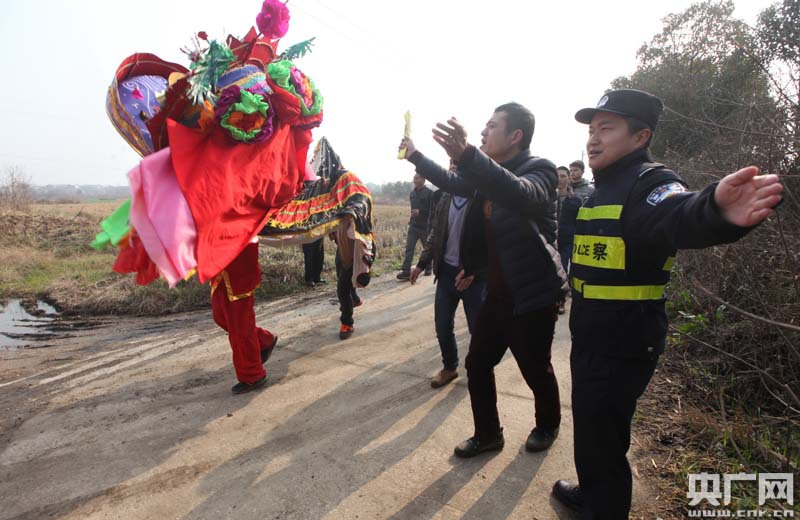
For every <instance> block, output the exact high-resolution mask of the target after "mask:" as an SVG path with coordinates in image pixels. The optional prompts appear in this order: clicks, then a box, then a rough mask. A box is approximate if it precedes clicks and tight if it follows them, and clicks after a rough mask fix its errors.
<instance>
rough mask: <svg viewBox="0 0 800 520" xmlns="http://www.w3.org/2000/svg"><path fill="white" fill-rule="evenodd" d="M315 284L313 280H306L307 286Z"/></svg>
mask: <svg viewBox="0 0 800 520" xmlns="http://www.w3.org/2000/svg"><path fill="white" fill-rule="evenodd" d="M314 285H315V284H314V282H312V281H311V280H306V287H314Z"/></svg>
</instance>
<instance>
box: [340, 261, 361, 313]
mask: <svg viewBox="0 0 800 520" xmlns="http://www.w3.org/2000/svg"><path fill="white" fill-rule="evenodd" d="M336 297H337V298H338V299H339V311H340V312H341V316H340V317H339V320H340V321H341V322H342V324H343V325H349V326H350V327H352V326H353V307H355V304H356V303H358V302H360V301H361V300H360V298H359V297H358V293H356V288H355V287H353V267H352V266H350V267H349V268H345V267H344V266H343V265H342V260H341V259H340V258H339V252H338V251H337V252H336Z"/></svg>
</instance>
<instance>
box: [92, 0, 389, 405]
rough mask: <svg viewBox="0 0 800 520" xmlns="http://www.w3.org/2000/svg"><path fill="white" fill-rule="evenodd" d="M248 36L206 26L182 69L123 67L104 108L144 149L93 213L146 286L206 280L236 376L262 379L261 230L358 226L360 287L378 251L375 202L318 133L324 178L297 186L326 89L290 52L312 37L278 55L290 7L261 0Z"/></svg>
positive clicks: (285, 234)
mask: <svg viewBox="0 0 800 520" xmlns="http://www.w3.org/2000/svg"><path fill="white" fill-rule="evenodd" d="M256 22H257V26H258V31H257V30H256V29H255V28H251V29H250V30H249V32H248V33H247V34H246V35H245V36H244V38H242V39H238V38H236V37H234V36H231V35H229V36H228V37H227V39H226V41H225V42H224V43H220V42H218V41H216V40H210V39H209V38H208V36H207V35H206V33H204V32H200V33H198V35H197V37H196V38H195V40H194V42H193V46H192V48H187V49H182V50H183V51H184V52H185V53H186V54H187V55H188V57H189V60H190V66H189V68H186V67H183V66H182V65H179V64H176V63H169V62H166V61H164V60H161V59H160V58H158V57H157V56H156V55H154V54H146V53H139V54H134V55H133V56H130V57H128V58H126V59H125V60H124V61H123V62H122V64H121V65H120V66H119V68H118V70H117V73H116V75H115V77H114V80H113V82H112V84H111V86H110V88H109V91H108V96H107V99H106V109H107V112H108V115H109V118H110V119H111V122H112V123H113V124H114V127H115V128H116V129H117V131H118V132H119V133H120V134H121V135H122V137H123V138H125V140H126V141H127V142H128V143H129V144H130V145H131V146H132V147H133V148H134V149H135V150H136V151H137V152H138V153H139V154H140V155H141V156H142V160H141V162H140V163H139V164H138V165H137V166H136V167H134V168H133V169H132V170H131V171H130V172H129V173H128V179H129V182H130V187H131V198H130V200H128V201H126V202H125V203H124V204H123V205H122V206H121V207H120V208H118V209H117V210H116V211H115V212H114V213H113V214H112V215H111V216H109V217H108V218H107V219H106V220H104V221H103V222H102V223H101V228H102V232H101V233H100V234H98V236H97V238H96V239H95V241H94V242H93V243H92V246H93V247H95V248H96V249H102V248H103V247H106V246H107V245H115V246H117V247H118V248H119V253H118V255H117V259H116V261H115V263H114V270H115V271H116V272H119V273H136V281H137V283H139V284H142V285H146V284H148V283H151V282H153V281H154V280H156V279H157V278H159V277H162V278H164V280H165V281H166V282H167V284H169V286H170V287H174V286H175V285H177V284H178V283H180V282H181V281H183V280H187V279H189V278H190V277H192V276H194V275H196V276H197V277H198V279H199V280H200V282H203V283H204V282H206V281H208V282H210V285H211V291H212V297H211V301H212V309H213V316H214V321H215V322H216V323H217V324H218V325H219V326H220V327H222V328H223V329H225V330H226V331H227V333H228V338H229V341H230V345H231V349H232V352H233V365H234V368H235V370H236V377H237V379H238V380H239V384H237V385H236V386H234V387H233V391H234V392H235V393H240V392H244V391H248V390H251V389H253V388H256V387H258V386H261V385H262V384H263V383H264V382H265V381H266V371H265V369H264V367H263V364H264V363H265V362H266V360H267V358H268V357H269V356H270V354H271V353H272V349H273V348H274V346H275V344H276V343H277V336H276V335H275V334H273V333H271V332H270V331H268V330H266V329H263V328H259V327H257V326H256V319H255V312H254V308H253V305H254V292H255V290H256V288H257V287H258V286H259V284H260V281H261V269H260V266H259V262H258V243H259V235H261V237H262V241H264V242H266V243H267V244H269V245H274V246H279V245H284V244H292V243H294V244H296V243H305V242H310V241H313V240H317V239H318V238H319V237H320V236H324V235H325V234H327V233H329V232H331V231H332V230H334V229H339V230H340V232H341V231H342V230H344V232H345V233H346V234H347V236H349V237H352V238H353V241H352V244H351V246H352V247H353V251H354V254H355V255H356V258H358V259H360V262H359V265H363V266H366V267H365V268H363V269H361V270H359V272H358V273H356V272H355V271H356V270H355V269H354V274H353V278H354V280H353V282H354V284H356V285H355V286H358V287H363V286H365V285H366V284H367V283H368V282H369V267H370V266H371V264H372V260H373V259H374V254H375V244H374V239H373V235H372V200H371V198H370V196H369V192H368V190H367V189H366V187H365V186H364V184H363V183H361V181H360V180H359V179H358V178H357V177H356V176H355V175H354V174H353V173H352V172H348V171H344V170H343V169H342V168H341V167H340V165H339V163H338V157H337V158H336V160H337V163H336V167H332V166H331V157H335V154H333V152H332V150H331V149H330V146H329V144H328V143H327V141H326V140H325V139H324V138H323V139H322V140H321V141H320V143H319V144H318V146H317V149H316V151H315V166H316V173H317V174H318V175H320V176H321V177H322V178H321V179H319V180H318V181H317V182H315V183H313V184H311V185H310V186H309V187H308V188H306V189H305V190H304V189H303V181H304V180H306V179H307V178H308V177H309V174H310V172H311V168H309V166H308V165H307V154H308V150H309V147H310V145H311V142H312V137H311V130H312V129H313V128H315V127H317V126H319V125H320V124H321V122H322V96H321V94H320V92H319V90H318V89H317V88H316V86H315V84H314V82H313V81H312V80H311V79H310V78H309V77H308V76H306V75H305V74H304V73H303V72H302V71H301V70H300V69H299V68H297V67H296V66H295V65H294V63H293V60H294V59H296V58H299V57H301V56H303V55H304V54H305V53H306V52H308V51H309V49H310V47H311V43H312V40H313V38H312V39H311V40H306V41H304V42H301V43H299V44H297V45H294V46H291V47H289V48H288V49H287V50H286V51H284V52H283V53H282V54H278V53H277V49H278V43H279V41H280V38H281V37H283V35H284V34H286V31H287V30H288V22H289V12H288V9H287V7H286V5H285V4H284V3H282V2H280V1H279V0H265V1H264V2H263V5H262V9H261V12H260V13H259V15H258V17H257V18H256Z"/></svg>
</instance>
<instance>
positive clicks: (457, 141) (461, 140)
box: [433, 117, 469, 161]
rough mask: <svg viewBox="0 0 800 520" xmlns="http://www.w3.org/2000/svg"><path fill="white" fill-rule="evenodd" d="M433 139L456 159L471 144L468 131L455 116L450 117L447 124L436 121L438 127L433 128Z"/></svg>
mask: <svg viewBox="0 0 800 520" xmlns="http://www.w3.org/2000/svg"><path fill="white" fill-rule="evenodd" d="M433 140H434V141H436V142H437V143H439V145H440V146H441V147H442V148H444V151H445V152H447V155H448V156H449V157H450V158H451V159H453V160H456V161H457V160H458V159H459V158H460V157H461V154H463V153H464V150H466V149H467V146H469V144H468V143H467V131H466V130H465V129H464V127H463V126H462V125H461V123H459V122H458V119H456V118H455V117H451V118H450V119H448V120H447V124H445V123H436V128H434V129H433Z"/></svg>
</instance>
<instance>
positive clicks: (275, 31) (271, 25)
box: [256, 0, 289, 40]
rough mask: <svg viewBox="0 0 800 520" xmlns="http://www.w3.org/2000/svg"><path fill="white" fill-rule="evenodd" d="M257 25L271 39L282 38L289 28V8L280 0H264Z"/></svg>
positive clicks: (257, 18) (257, 17)
mask: <svg viewBox="0 0 800 520" xmlns="http://www.w3.org/2000/svg"><path fill="white" fill-rule="evenodd" d="M256 25H258V30H259V31H261V34H263V35H264V36H266V37H267V38H269V39H270V40H275V39H278V38H282V37H283V35H284V34H286V31H288V30H289V9H288V8H287V7H286V4H284V3H283V2H281V1H280V0H264V3H263V4H262V6H261V12H260V13H258V16H256Z"/></svg>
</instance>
